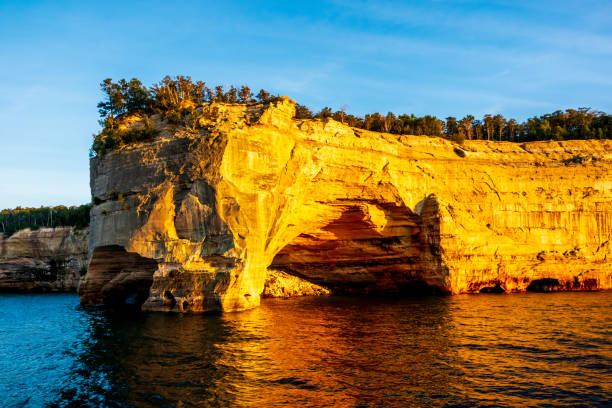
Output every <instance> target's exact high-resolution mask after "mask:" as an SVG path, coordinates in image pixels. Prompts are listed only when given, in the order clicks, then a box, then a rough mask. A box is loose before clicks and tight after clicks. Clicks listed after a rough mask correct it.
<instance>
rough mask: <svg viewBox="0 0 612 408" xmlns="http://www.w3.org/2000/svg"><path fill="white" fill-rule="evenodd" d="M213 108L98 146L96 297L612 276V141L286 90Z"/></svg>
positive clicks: (215, 299)
mask: <svg viewBox="0 0 612 408" xmlns="http://www.w3.org/2000/svg"><path fill="white" fill-rule="evenodd" d="M200 109H201V110H203V117H205V118H206V119H200V123H199V125H200V126H201V129H200V130H199V131H196V130H194V129H192V130H191V131H188V130H186V129H178V130H177V129H173V128H172V127H171V126H170V125H168V124H167V123H165V122H164V121H162V120H161V119H160V118H159V117H153V122H154V123H155V125H156V126H157V127H158V128H160V129H161V130H162V131H161V133H160V134H159V136H158V137H157V138H156V139H155V140H153V141H151V142H148V143H140V144H133V145H130V146H128V147H126V148H123V149H122V150H120V151H117V152H113V153H109V154H107V155H105V156H103V157H95V158H93V159H92V160H91V189H92V198H93V202H94V203H95V205H94V207H93V210H92V219H91V227H90V228H91V235H90V244H91V251H92V252H91V263H90V267H89V271H88V274H87V277H86V279H85V280H84V282H83V284H82V285H81V287H80V294H81V300H82V302H84V303H98V302H104V303H122V302H125V301H130V302H132V301H135V299H138V301H137V303H138V302H143V303H142V308H143V309H146V310H169V311H204V310H219V309H222V310H242V309H247V308H250V307H254V306H256V305H258V303H259V299H260V297H261V294H262V292H263V291H264V284H265V281H266V277H268V276H272V275H270V274H269V271H271V270H272V271H281V272H283V273H284V274H285V275H284V276H287V275H289V276H290V277H294V278H295V279H298V278H299V280H301V281H305V282H309V284H315V285H317V286H318V287H321V288H322V289H324V290H330V291H331V292H333V293H371V292H379V291H382V292H404V291H416V292H419V293H420V292H423V291H426V292H433V293H453V294H454V293H474V292H500V291H505V292H513V291H525V290H590V289H597V288H612V268H611V267H610V260H609V259H608V257H609V256H611V255H612V253H611V245H612V244H611V238H612V172H611V171H610V170H611V169H612V142H611V141H567V142H535V143H525V144H516V143H506V142H486V141H468V142H466V143H465V144H464V145H463V146H457V145H454V144H452V143H450V142H449V141H446V140H443V139H440V138H428V137H417V136H397V135H390V134H381V133H373V132H368V131H364V130H360V129H354V128H349V127H347V126H344V125H342V124H340V123H338V122H335V121H333V120H329V121H318V120H296V119H295V118H294V117H293V116H294V103H293V102H292V101H290V100H289V99H288V98H284V99H282V100H281V101H279V102H277V103H274V104H272V105H271V106H267V107H264V106H261V105H249V106H244V105H222V104H213V105H210V106H205V107H203V108H200ZM274 279H276V278H274ZM274 279H272V278H268V281H269V282H271V281H272V280H274ZM283 279H286V278H284V277H283ZM281 281H282V279H281ZM276 282H279V280H278V279H276ZM286 285H287V287H290V286H291V287H294V288H295V287H299V285H297V284H289V283H287V284H286ZM268 286H269V287H270V288H273V287H274V285H273V284H270V285H268ZM147 288H148V291H147ZM266 290H268V292H269V293H277V294H279V293H283V290H280V289H266ZM304 290H306V289H304ZM309 290H310V289H309ZM299 291H300V290H297V292H299ZM294 292H296V291H291V290H288V291H287V293H294Z"/></svg>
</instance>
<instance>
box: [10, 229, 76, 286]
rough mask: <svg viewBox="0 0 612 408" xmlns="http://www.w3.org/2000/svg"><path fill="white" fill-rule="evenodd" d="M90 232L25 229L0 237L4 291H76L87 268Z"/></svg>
mask: <svg viewBox="0 0 612 408" xmlns="http://www.w3.org/2000/svg"><path fill="white" fill-rule="evenodd" d="M87 235H88V232H87V229H85V230H75V229H73V228H72V227H57V228H40V229H37V230H34V231H32V230H30V229H25V230H21V231H18V232H16V233H15V234H13V235H11V236H10V237H9V238H2V237H1V234H0V291H4V292H7V291H8V292H36V291H45V292H46V291H52V292H58V291H74V290H76V288H77V284H78V282H79V279H80V276H81V273H84V271H85V269H86V267H87Z"/></svg>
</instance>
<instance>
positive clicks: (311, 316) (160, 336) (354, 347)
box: [0, 292, 612, 407]
mask: <svg viewBox="0 0 612 408" xmlns="http://www.w3.org/2000/svg"><path fill="white" fill-rule="evenodd" d="M0 357H1V358H0V401H2V402H1V403H0V405H1V406H3V407H13V406H15V407H21V406H33V407H38V406H71V407H72V406H74V407H76V406H88V407H89V406H93V407H96V406H100V407H132V406H137V407H170V406H173V407H208V406H212V407H217V406H220V407H243V406H244V407H251V406H253V407H277V406H288V407H311V406H312V407H315V406H316V407H379V406H380V407H387V406H389V407H405V406H455V407H464V406H465V407H469V406H495V407H499V406H555V407H556V406H568V407H569V406H571V407H576V406H601V407H604V406H606V407H609V406H612V293H611V292H596V293H552V294H531V293H529V294H513V295H493V294H491V295H472V296H454V297H421V298H404V299H399V298H391V299H388V298H387V299H385V298H366V297H320V298H294V299H289V300H265V301H264V302H263V304H262V306H261V307H260V308H258V309H254V310H250V311H246V312H242V313H226V314H207V315H179V314H163V313H140V312H134V311H132V312H128V311H121V312H117V311H109V310H103V309H97V308H83V307H80V306H79V305H78V298H77V296H76V295H74V294H58V295H53V294H46V295H6V294H2V295H0Z"/></svg>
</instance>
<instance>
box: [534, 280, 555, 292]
mask: <svg viewBox="0 0 612 408" xmlns="http://www.w3.org/2000/svg"><path fill="white" fill-rule="evenodd" d="M561 289H562V288H561V285H560V284H559V280H558V279H551V278H544V279H535V280H533V281H531V283H529V286H527V292H557V291H559V290H561Z"/></svg>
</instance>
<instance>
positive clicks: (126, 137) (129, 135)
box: [92, 115, 159, 155]
mask: <svg viewBox="0 0 612 408" xmlns="http://www.w3.org/2000/svg"><path fill="white" fill-rule="evenodd" d="M143 123H144V124H143V126H142V127H138V128H130V129H116V128H114V127H105V128H104V129H102V131H101V132H100V133H99V134H98V135H94V142H93V146H92V150H93V151H94V152H95V153H96V154H98V155H104V154H106V153H107V152H109V151H113V150H115V149H119V148H121V147H123V146H125V145H128V144H131V143H136V142H143V141H147V140H151V139H153V138H154V137H155V136H156V135H157V134H158V133H159V130H157V129H156V128H155V126H153V124H152V123H151V121H150V120H149V117H148V116H147V115H144V116H143Z"/></svg>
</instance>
